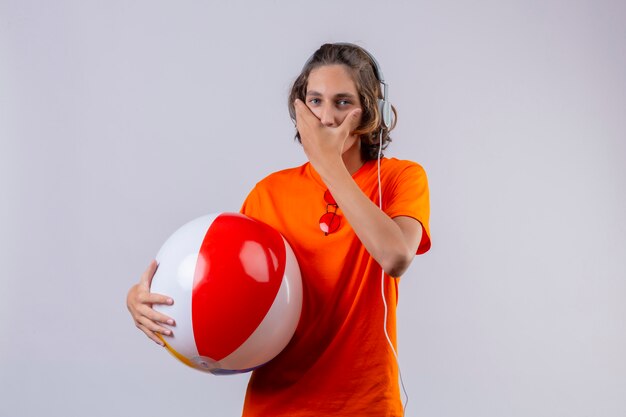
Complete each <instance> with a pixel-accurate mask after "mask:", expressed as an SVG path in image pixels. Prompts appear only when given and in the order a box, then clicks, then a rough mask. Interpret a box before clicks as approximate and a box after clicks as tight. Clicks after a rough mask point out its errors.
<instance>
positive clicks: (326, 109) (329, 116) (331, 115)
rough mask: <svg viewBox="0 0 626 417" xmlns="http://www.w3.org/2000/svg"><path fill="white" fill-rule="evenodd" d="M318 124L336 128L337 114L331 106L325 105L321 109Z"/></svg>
mask: <svg viewBox="0 0 626 417" xmlns="http://www.w3.org/2000/svg"><path fill="white" fill-rule="evenodd" d="M321 110H322V111H321V114H320V122H322V124H323V125H324V126H330V127H333V126H337V112H336V111H335V109H334V108H333V107H332V106H329V105H326V106H323V107H322V109H321Z"/></svg>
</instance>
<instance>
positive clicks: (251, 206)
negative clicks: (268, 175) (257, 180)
mask: <svg viewBox="0 0 626 417" xmlns="http://www.w3.org/2000/svg"><path fill="white" fill-rule="evenodd" d="M257 188H258V187H257V186H255V187H254V188H253V189H252V190H251V191H250V193H249V194H248V196H247V197H246V199H245V201H244V202H243V204H242V205H241V209H240V210H239V212H240V213H241V214H244V215H246V216H249V217H253V218H256V217H258V215H259V213H258V211H259V209H260V207H261V204H260V201H259V192H258V190H257Z"/></svg>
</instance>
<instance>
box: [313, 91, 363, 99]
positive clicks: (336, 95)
mask: <svg viewBox="0 0 626 417" xmlns="http://www.w3.org/2000/svg"><path fill="white" fill-rule="evenodd" d="M306 95H307V97H308V96H312V97H322V94H321V93H319V92H317V91H315V90H310V91H307V92H306ZM333 97H334V98H351V99H353V100H354V99H356V96H355V95H354V94H351V93H337V94H335V95H334V96H333Z"/></svg>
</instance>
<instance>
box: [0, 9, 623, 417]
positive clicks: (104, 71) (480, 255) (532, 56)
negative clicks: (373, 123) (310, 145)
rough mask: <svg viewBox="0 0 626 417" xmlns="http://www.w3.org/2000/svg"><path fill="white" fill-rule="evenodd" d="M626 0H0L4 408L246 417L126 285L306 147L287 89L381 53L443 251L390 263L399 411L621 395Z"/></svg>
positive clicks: (513, 411) (604, 400) (555, 410)
mask: <svg viewBox="0 0 626 417" xmlns="http://www.w3.org/2000/svg"><path fill="white" fill-rule="evenodd" d="M625 21H626V5H625V3H624V2H621V1H617V0H615V1H592V0H586V1H585V0H574V1H557V0H547V1H534V0H530V1H528V0H514V1H495V0H493V1H487V0H479V1H475V2H452V1H445V0H443V1H442V0H437V1H395V2H388V3H385V2H383V1H378V2H374V1H363V0H349V1H341V2H339V1H330V0H318V1H315V2H310V1H306V2H305V1H287V0H283V1H279V0H274V1H258V2H254V1H248V2H242V1H232V2H225V1H222V2H208V1H207V2H200V1H193V2H192V1H182V2H174V1H106V2H95V1H78V0H77V1H55V2H46V1H39V2H37V1H30V0H28V1H24V0H22V1H17V0H16V1H0V270H1V271H2V274H1V275H0V416H7V417H9V416H10V417H19V416H42V415H53V416H151V417H158V416H168V417H169V416H173V415H179V416H236V415H239V413H240V410H241V404H242V399H243V395H244V389H245V386H246V382H247V376H245V375H244V376H235V377H215V376H210V375H205V374H202V373H200V372H196V371H194V370H191V369H188V368H186V367H185V366H184V365H182V364H180V363H178V362H177V361H176V360H174V359H173V358H172V357H170V356H169V355H168V354H167V353H166V352H165V351H163V350H162V349H161V348H159V347H158V346H156V345H155V344H154V343H152V342H150V341H149V340H148V339H146V338H145V337H144V336H143V335H142V334H141V333H140V332H139V331H138V330H137V329H136V328H135V327H134V325H133V323H132V321H131V318H130V315H129V314H128V312H127V310H126V306H125V297H126V292H127V290H128V288H129V287H130V286H131V285H132V284H133V283H134V282H135V281H137V280H138V278H139V276H140V275H141V273H142V272H143V270H144V269H145V268H146V266H147V264H148V262H149V261H150V260H151V259H152V258H153V257H154V256H155V254H156V252H157V250H158V248H159V247H160V245H161V244H162V243H163V241H164V240H165V239H166V238H167V237H168V236H169V235H170V234H171V233H172V232H173V231H174V230H175V229H176V228H178V227H179V226H180V225H182V224H183V223H185V222H186V221H188V220H191V219H192V218H195V217H198V216H200V215H202V214H205V213H209V212H217V211H237V210H238V209H239V207H240V204H241V203H242V201H243V199H244V198H245V196H246V195H247V192H248V191H249V190H250V188H251V187H252V186H253V185H254V184H255V182H256V181H258V180H260V179H261V178H262V177H264V176H265V175H266V174H268V173H270V172H272V171H275V170H278V169H281V168H285V167H290V166H295V165H299V164H301V163H303V162H304V161H305V158H304V154H303V152H302V150H301V148H300V146H299V145H297V144H295V143H294V142H293V140H292V137H293V125H292V124H291V122H290V120H289V118H288V114H287V108H286V100H287V93H288V90H289V87H290V84H291V83H292V82H293V80H294V78H295V77H296V75H297V74H298V72H299V71H300V69H301V67H302V65H303V63H304V62H305V60H306V59H307V58H308V56H309V55H310V54H311V53H312V52H313V51H314V50H315V49H316V48H317V47H318V46H319V45H320V44H322V43H323V42H327V41H332V42H335V41H348V42H356V43H358V44H360V45H362V46H364V47H365V48H367V49H368V50H369V51H370V52H371V53H372V54H374V55H375V56H376V58H377V59H378V61H379V62H380V64H381V66H382V69H383V72H384V74H385V77H386V79H387V81H388V82H389V84H390V97H391V101H392V102H393V103H394V104H395V106H396V107H397V108H398V112H399V124H398V127H397V130H396V131H395V132H394V135H393V138H394V142H393V143H392V145H391V146H390V148H389V152H388V155H389V156H395V157H399V158H403V159H411V160H414V161H417V162H419V163H421V164H422V165H423V166H424V168H425V169H426V171H427V173H428V175H429V181H430V187H431V208H432V218H431V229H432V241H433V247H432V250H431V251H430V252H429V253H428V254H427V255H425V256H421V257H418V258H416V260H415V261H414V262H413V265H412V266H411V268H410V270H409V272H407V273H406V275H405V276H404V277H403V279H402V282H401V286H400V288H401V294H400V304H399V339H400V341H399V345H400V346H399V347H400V358H401V366H402V371H403V375H404V380H405V383H406V387H407V389H408V391H409V395H410V403H409V408H408V411H407V415H408V416H429V417H437V416H442V417H456V416H459V417H472V416H476V417H491V416H493V417H502V416H507V417H516V416H520V417H522V416H523V417H542V416H546V417H554V416H567V417H586V416H607V417H623V416H624V415H626V395H625V393H626V302H625V301H626V261H625V257H626V227H625V221H624V213H626V192H625V191H626V144H625V142H626V76H625V74H626V46H625V45H626V43H625V41H624V40H625V39H626V25H625V24H624V22H625Z"/></svg>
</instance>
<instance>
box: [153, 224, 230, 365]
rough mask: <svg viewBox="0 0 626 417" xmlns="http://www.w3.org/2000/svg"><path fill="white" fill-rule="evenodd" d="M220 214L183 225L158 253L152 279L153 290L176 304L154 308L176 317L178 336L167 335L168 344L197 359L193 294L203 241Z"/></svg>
mask: <svg viewBox="0 0 626 417" xmlns="http://www.w3.org/2000/svg"><path fill="white" fill-rule="evenodd" d="M218 215H219V214H209V215H206V216H202V217H199V218H197V219H195V220H192V221H190V222H189V223H187V224H185V225H183V226H182V227H181V228H180V229H178V230H177V231H176V232H174V234H172V236H170V237H169V239H167V241H166V242H165V243H164V244H163V246H162V247H161V249H160V250H159V253H158V254H157V257H156V259H157V261H158V262H159V268H158V269H157V272H156V274H155V275H154V278H153V280H152V285H151V292H153V293H159V294H165V295H167V296H170V297H171V298H172V299H173V300H174V305H172V306H167V305H154V309H155V310H157V311H160V312H162V313H163V314H167V315H168V316H170V317H172V318H173V319H174V320H176V325H175V326H173V327H171V329H172V331H173V332H174V335H173V336H172V337H170V336H164V338H165V340H166V341H167V343H168V344H169V345H170V346H171V347H172V348H173V349H174V350H176V351H177V352H178V353H179V354H181V355H183V356H185V357H187V358H189V359H190V360H192V361H193V360H194V358H196V357H197V356H198V349H197V348H196V341H195V338H194V335H193V320H192V316H191V301H192V299H191V296H192V287H193V278H194V273H195V270H196V263H197V262H198V261H200V262H202V260H199V259H198V256H199V253H200V247H201V245H202V241H203V240H204V237H205V235H206V232H207V230H209V227H210V226H211V224H212V223H213V221H214V220H215V218H216V217H217V216H218Z"/></svg>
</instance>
